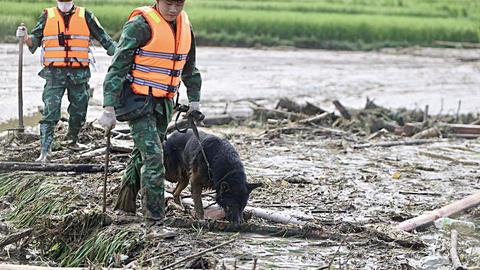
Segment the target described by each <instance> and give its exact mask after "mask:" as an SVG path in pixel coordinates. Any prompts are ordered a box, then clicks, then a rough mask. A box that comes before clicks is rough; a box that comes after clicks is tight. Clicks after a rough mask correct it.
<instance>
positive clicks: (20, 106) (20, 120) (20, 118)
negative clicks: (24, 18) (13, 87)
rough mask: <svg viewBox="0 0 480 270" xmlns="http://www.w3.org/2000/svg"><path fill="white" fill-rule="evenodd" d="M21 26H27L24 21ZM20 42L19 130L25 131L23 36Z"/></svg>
mask: <svg viewBox="0 0 480 270" xmlns="http://www.w3.org/2000/svg"><path fill="white" fill-rule="evenodd" d="M20 27H25V24H24V23H21V24H20ZM19 40H20V41H19V42H18V49H19V53H18V132H24V131H25V127H24V125H23V37H20V38H19Z"/></svg>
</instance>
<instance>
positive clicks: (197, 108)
mask: <svg viewBox="0 0 480 270" xmlns="http://www.w3.org/2000/svg"><path fill="white" fill-rule="evenodd" d="M188 106H189V107H190V108H189V109H188V111H187V116H189V115H190V114H191V113H192V112H193V111H200V102H199V101H192V102H190V104H189V105H188Z"/></svg>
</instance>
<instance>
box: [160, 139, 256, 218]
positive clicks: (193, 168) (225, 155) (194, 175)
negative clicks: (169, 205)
mask: <svg viewBox="0 0 480 270" xmlns="http://www.w3.org/2000/svg"><path fill="white" fill-rule="evenodd" d="M199 133H200V142H201V145H200V143H199V141H198V139H197V138H196V137H195V135H194V133H193V132H192V131H190V130H189V131H188V132H187V133H180V132H174V133H173V134H172V135H170V136H169V137H168V139H167V141H166V143H165V146H164V164H165V176H166V179H167V180H168V181H170V182H176V183H177V186H176V188H175V192H174V194H173V196H174V198H175V202H177V203H180V193H181V192H182V190H183V189H185V188H186V187H187V186H188V183H190V184H191V190H192V198H193V202H194V208H195V215H196V217H197V218H198V219H203V218H204V216H203V205H202V197H201V196H202V189H203V188H204V187H207V188H213V189H215V191H216V197H215V201H216V202H217V203H218V204H219V205H220V206H221V207H222V208H223V210H224V211H225V217H226V219H227V220H228V221H230V222H232V223H234V224H235V225H239V224H240V223H242V222H243V210H244V208H245V206H246V205H247V201H248V197H249V195H250V192H251V191H252V190H253V189H255V188H257V187H259V186H261V184H249V183H247V182H246V178H247V177H246V175H245V169H244V167H243V164H242V161H241V160H240V156H239V155H238V153H237V151H236V150H235V148H234V147H233V146H232V145H231V144H230V143H229V142H228V141H227V140H224V139H220V138H219V137H217V136H214V135H211V134H207V133H204V132H199ZM201 147H203V149H204V151H205V155H206V157H207V160H208V163H209V166H210V176H209V170H208V167H207V163H206V162H205V159H204V157H203V154H202V150H201Z"/></svg>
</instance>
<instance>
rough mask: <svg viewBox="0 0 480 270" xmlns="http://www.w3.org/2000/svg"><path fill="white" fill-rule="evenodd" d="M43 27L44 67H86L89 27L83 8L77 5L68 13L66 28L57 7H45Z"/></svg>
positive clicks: (87, 62) (87, 61) (87, 63)
mask: <svg viewBox="0 0 480 270" xmlns="http://www.w3.org/2000/svg"><path fill="white" fill-rule="evenodd" d="M46 12H47V22H46V24H45V28H44V29H43V39H42V42H43V48H42V49H43V50H42V62H43V65H44V66H46V67H51V66H53V67H76V68H78V67H88V65H89V63H90V60H89V57H88V53H89V51H90V49H89V42H90V29H89V28H88V24H87V20H86V19H85V8H83V7H77V8H76V9H75V12H74V13H72V14H71V15H70V23H69V24H68V28H66V27H65V22H64V21H63V16H62V14H61V13H60V11H59V10H58V8H57V7H52V8H47V9H46Z"/></svg>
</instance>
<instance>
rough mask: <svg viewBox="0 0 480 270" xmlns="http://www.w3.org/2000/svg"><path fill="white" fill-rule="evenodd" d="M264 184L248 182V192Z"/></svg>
mask: <svg viewBox="0 0 480 270" xmlns="http://www.w3.org/2000/svg"><path fill="white" fill-rule="evenodd" d="M262 186H263V184H262V183H252V184H250V183H247V189H248V193H250V192H252V190H254V189H256V188H259V187H262Z"/></svg>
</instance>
